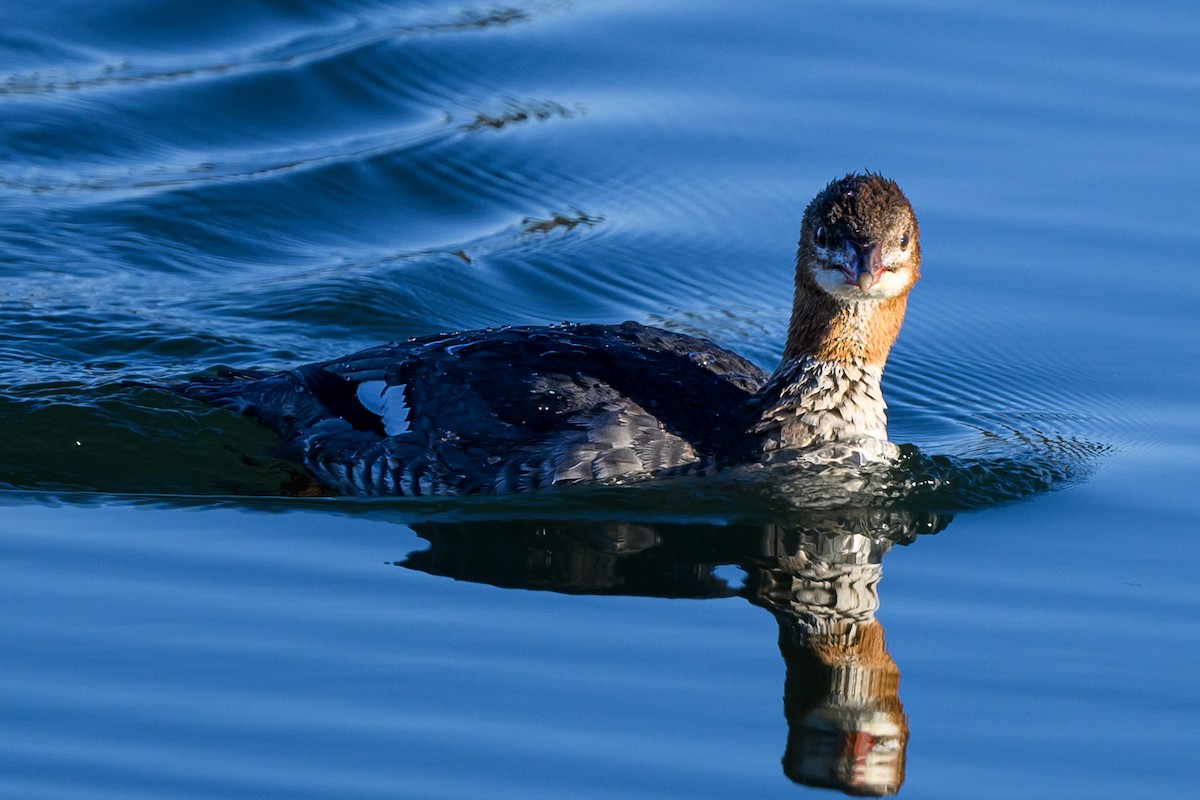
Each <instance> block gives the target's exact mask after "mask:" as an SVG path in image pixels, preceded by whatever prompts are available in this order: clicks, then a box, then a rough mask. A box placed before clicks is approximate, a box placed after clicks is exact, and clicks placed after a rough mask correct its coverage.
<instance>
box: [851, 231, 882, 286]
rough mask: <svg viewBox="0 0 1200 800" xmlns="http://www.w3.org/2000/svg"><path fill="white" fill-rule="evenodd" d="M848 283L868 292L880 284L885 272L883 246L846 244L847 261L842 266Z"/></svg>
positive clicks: (875, 243)
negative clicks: (882, 274) (880, 278)
mask: <svg viewBox="0 0 1200 800" xmlns="http://www.w3.org/2000/svg"><path fill="white" fill-rule="evenodd" d="M842 272H843V273H844V274H845V275H846V283H848V284H850V285H851V286H858V288H859V289H861V290H862V291H864V292H865V291H866V290H867V289H870V288H871V287H872V286H874V285H875V284H876V283H878V282H879V275H880V273H882V272H883V244H882V243H881V242H870V243H869V244H863V245H860V244H858V243H857V242H846V261H845V263H843V264H842Z"/></svg>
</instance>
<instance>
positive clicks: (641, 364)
mask: <svg viewBox="0 0 1200 800" xmlns="http://www.w3.org/2000/svg"><path fill="white" fill-rule="evenodd" d="M765 379H766V375H765V374H764V373H763V372H762V370H760V369H758V368H757V367H755V366H754V365H752V364H750V363H749V362H747V361H746V360H745V359H742V358H741V357H739V356H737V355H735V354H733V353H730V352H728V351H725V350H722V349H720V348H718V347H717V346H715V345H713V344H712V343H710V342H707V341H704V340H701V339H697V338H694V337H690V336H684V335H681V334H676V333H670V332H668V331H663V330H660V329H657V328H649V327H646V326H643V325H638V324H636V323H625V324H623V325H615V326H604V325H566V326H561V327H558V326H555V327H546V328H507V329H499V330H487V331H470V332H466V333H457V334H441V335H438V336H430V337H424V338H421V339H414V340H412V341H409V342H404V343H393V344H388V345H382V346H379V347H374V348H371V349H368V350H364V351H361V352H359V353H355V354H353V355H349V356H346V357H344V358H339V359H334V360H332V361H328V362H324V363H321V364H311V365H307V366H304V367H300V368H298V369H294V370H290V371H288V372H282V373H278V374H275V375H270V376H267V377H259V376H255V377H253V378H249V377H242V376H240V375H235V376H228V377H225V378H222V377H218V378H215V379H206V380H202V381H197V382H193V383H191V384H187V385H185V386H183V387H181V388H180V389H179V391H181V392H182V393H183V394H185V395H188V396H190V397H195V398H197V399H201V400H205V401H207V402H209V403H212V404H214V405H217V406H221V407H224V408H230V409H233V410H236V411H239V412H242V413H246V414H250V415H251V416H254V417H255V418H257V419H258V420H260V421H261V422H262V423H263V424H265V425H267V426H268V427H271V428H273V429H274V430H276V431H277V432H278V433H279V434H280V436H281V437H282V438H283V439H284V442H285V445H287V446H289V447H290V448H291V449H292V450H293V453H294V455H295V456H296V457H298V458H299V459H300V460H302V461H303V462H304V463H305V464H306V465H307V466H308V467H309V468H310V469H311V470H312V472H313V473H314V474H315V475H316V476H317V477H318V479H320V480H321V481H322V482H323V483H325V484H326V485H328V486H330V487H331V488H334V489H335V490H338V491H343V492H347V493H353V494H405V495H409V494H429V493H435V494H438V493H468V492H477V491H485V492H487V491H515V490H524V489H532V488H540V487H543V486H548V485H551V484H553V483H558V482H564V481H568V482H577V481H586V480H612V479H616V478H621V477H633V476H641V475H648V474H652V473H654V472H655V471H658V470H663V469H669V468H671V467H674V466H678V465H680V464H683V463H689V462H693V461H697V460H701V459H704V458H705V457H707V456H710V455H711V454H712V453H713V451H714V450H715V449H719V448H721V447H723V446H725V445H724V439H723V437H728V436H730V435H732V434H734V433H736V417H737V413H738V409H739V408H740V407H741V405H742V404H743V403H744V402H745V400H746V398H747V397H748V396H749V395H750V394H752V393H753V392H754V391H755V390H756V389H757V388H758V387H759V386H760V385H761V384H762V383H763V382H764V381H765ZM363 381H383V382H384V383H385V384H386V385H388V386H401V385H403V386H405V387H406V389H405V390H404V392H403V396H404V400H405V403H406V405H407V406H408V413H409V425H410V427H409V430H408V431H407V432H405V433H402V434H399V435H397V436H390V437H389V436H386V435H385V434H384V433H383V426H382V422H381V420H380V418H379V417H378V416H377V415H376V414H374V413H372V412H371V410H369V409H367V408H366V407H364V406H363V405H362V403H361V402H360V401H359V399H358V396H357V394H356V391H357V388H358V385H359V383H361V382H363Z"/></svg>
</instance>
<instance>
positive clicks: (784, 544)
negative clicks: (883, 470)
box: [398, 510, 948, 796]
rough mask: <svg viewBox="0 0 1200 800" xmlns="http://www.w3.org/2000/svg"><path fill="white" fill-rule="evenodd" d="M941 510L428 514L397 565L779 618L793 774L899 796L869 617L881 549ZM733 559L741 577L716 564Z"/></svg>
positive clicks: (886, 676) (894, 695) (880, 659)
mask: <svg viewBox="0 0 1200 800" xmlns="http://www.w3.org/2000/svg"><path fill="white" fill-rule="evenodd" d="M947 521H948V520H947V519H946V518H944V517H942V518H939V517H937V516H934V515H917V514H912V513H906V512H894V511H878V510H874V511H862V512H853V513H845V512H843V513H839V514H837V515H828V516H823V517H822V518H821V519H814V520H806V521H805V522H804V523H803V524H792V525H788V526H781V525H774V524H772V525H757V526H750V525H746V526H732V527H696V526H683V525H654V526H648V525H633V524H626V523H615V522H547V523H535V522H524V521H521V522H511V521H506V522H499V523H440V522H439V523H432V522H431V523H422V524H417V525H414V526H413V528H414V530H416V531H417V533H418V534H419V535H420V536H421V537H422V538H424V539H426V540H428V541H429V543H430V548H429V549H428V550H422V551H420V552H415V553H412V554H410V555H409V556H408V558H407V559H405V560H404V561H403V562H398V563H399V564H400V565H401V566H405V567H408V568H411V569H416V570H419V571H422V572H427V573H430V574H435V575H445V576H447V577H453V578H456V579H459V580H467V581H473V582H477V583H487V584H491V585H495V586H501V587H511V588H524V589H543V590H547V591H557V592H566V593H574V594H617V595H636V596H646V597H675V598H681V597H691V598H712V597H733V596H739V595H740V596H742V597H745V598H746V599H747V600H749V601H750V602H751V603H753V604H755V605H757V606H760V607H762V608H765V609H766V610H768V611H769V612H771V614H772V615H773V616H774V617H775V620H776V622H777V623H778V625H779V651H780V653H781V654H782V655H783V659H784V662H785V664H786V668H787V672H786V679H785V685H784V697H783V704H784V715H785V717H786V718H787V723H788V740H787V746H786V749H785V752H784V756H783V771H784V773H785V774H786V775H787V776H788V777H789V778H790V779H791V780H793V781H795V782H797V783H802V784H806V785H810V786H822V787H828V788H834V789H838V790H841V791H842V792H845V793H846V794H851V795H860V796H882V795H888V794H895V793H896V792H897V791H899V789H900V785H901V783H903V781H904V758H905V748H906V746H907V743H908V720H907V718H906V717H905V715H904V710H903V707H902V706H901V703H900V698H899V694H898V691H899V685H900V670H899V668H898V667H897V666H896V663H895V661H893V660H892V658H891V656H890V655H888V652H887V647H886V645H885V643H884V633H883V627H882V626H881V625H880V624H879V622H878V621H877V620H876V619H875V612H876V610H877V609H878V608H879V594H878V585H879V580H880V577H881V574H882V559H883V556H884V555H885V554H886V553H887V552H888V550H890V549H891V547H892V546H893V545H894V544H896V543H904V544H907V543H908V542H911V541H912V540H913V539H914V538H915V537H916V536H917V535H918V534H920V533H928V532H934V531H937V530H940V529H941V528H942V527H944V526H945V524H946V523H947ZM731 564H732V565H736V566H738V567H739V568H741V570H743V571H744V572H745V574H746V579H745V582H744V585H742V586H740V587H736V586H730V585H729V584H728V583H727V582H726V581H725V580H723V579H722V578H720V577H719V576H718V575H717V569H718V568H719V567H722V566H725V565H731Z"/></svg>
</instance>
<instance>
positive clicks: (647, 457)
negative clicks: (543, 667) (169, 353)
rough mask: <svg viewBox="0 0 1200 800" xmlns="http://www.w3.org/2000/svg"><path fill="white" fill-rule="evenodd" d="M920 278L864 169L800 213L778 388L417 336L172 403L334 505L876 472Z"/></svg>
mask: <svg viewBox="0 0 1200 800" xmlns="http://www.w3.org/2000/svg"><path fill="white" fill-rule="evenodd" d="M920 265H921V250H920V241H919V238H918V228H917V218H916V214H915V212H914V211H913V208H912V205H911V204H910V203H909V201H908V198H907V197H906V196H905V195H904V192H903V191H902V190H901V189H900V187H899V186H898V185H897V184H896V182H894V181H892V180H890V179H888V178H885V177H884V176H882V175H880V174H877V173H872V172H864V173H850V174H847V175H845V176H844V177H841V178H838V179H835V180H833V181H831V182H830V183H829V184H828V185H827V186H825V188H824V189H822V190H821V191H820V192H818V193H817V195H816V196H815V197H814V198H813V199H812V201H811V202H810V203H809V204H808V206H807V207H806V209H805V211H804V214H803V216H802V219H801V224H800V237H799V242H798V246H797V255H796V268H795V282H794V293H793V297H792V309H791V320H790V324H789V326H788V330H787V339H786V343H785V346H784V349H783V355H782V359H781V361H780V363H779V365H778V366H777V367H776V369H775V370H774V372H772V373H767V372H765V371H764V370H763V369H761V368H760V367H758V366H756V365H755V364H753V363H751V362H750V361H748V360H747V359H745V358H743V357H742V356H739V355H737V354H736V353H733V352H731V351H729V350H726V349H724V348H722V347H720V346H718V345H717V344H714V343H713V342H711V341H708V340H707V339H703V338H699V337H696V336H690V335H685V334H683V333H678V332H674V331H669V330H664V329H661V328H656V327H651V326H647V325H643V324H640V323H637V322H625V323H621V324H569V323H564V324H562V325H543V326H518V327H501V328H489V329H485V330H473V331H460V332H453V333H440V334H435V335H428V336H420V337H414V338H410V339H408V340H407V341H405V342H390V343H387V344H384V345H380V346H377V347H372V348H369V349H366V350H362V351H360V352H357V353H353V354H350V355H347V356H344V357H341V358H335V359H331V360H327V361H323V362H319V363H312V364H307V365H303V366H299V367H296V368H294V369H288V370H285V371H281V372H274V373H271V372H264V371H259V370H241V371H226V372H221V373H218V374H216V375H212V376H208V377H202V378H198V379H194V380H188V381H183V382H181V383H178V384H175V385H173V386H172V387H170V388H171V389H172V390H173V391H175V392H177V393H179V394H181V395H183V396H185V397H188V398H192V399H195V400H197V401H202V402H205V403H208V404H210V405H212V406H216V407H219V408H223V409H229V410H231V411H234V412H237V413H241V414H246V415H249V416H250V417H253V418H254V419H256V420H258V422H259V423H261V424H262V425H265V426H266V427H268V428H270V429H272V430H274V431H275V432H276V433H277V434H278V435H279V437H280V439H281V453H280V454H281V455H282V456H283V457H285V458H288V459H291V460H293V461H295V462H298V463H299V464H301V465H303V467H304V468H305V469H306V470H307V472H308V473H309V474H310V475H311V476H312V478H314V479H315V480H316V481H317V482H318V483H319V484H321V486H323V487H324V488H325V489H326V490H328V491H330V492H333V493H336V494H347V495H360V496H429V495H467V494H481V493H482V494H497V493H507V492H523V491H530V490H540V489H548V488H550V487H558V486H563V485H573V484H587V483H628V482H634V481H644V480H649V479H656V478H665V477H668V476H674V475H681V474H697V475H707V474H713V473H719V472H721V471H724V470H729V469H735V468H737V467H739V466H746V465H762V464H767V463H770V462H773V461H777V460H795V459H802V460H805V461H806V462H810V463H814V464H822V463H839V464H850V465H861V464H868V463H873V462H877V461H881V460H887V459H890V458H895V456H896V454H897V452H898V450H897V448H896V446H895V445H893V444H892V443H890V442H889V441H888V439H887V415H886V409H887V405H886V403H885V402H884V399H883V394H882V391H881V379H882V374H883V368H884V364H885V362H886V360H887V356H888V353H889V351H890V350H891V348H892V345H893V343H894V342H895V340H896V337H897V335H898V333H899V331H900V327H901V324H902V322H903V320H904V313H905V307H906V304H907V299H908V294H909V291H910V290H911V289H912V288H913V285H914V284H915V283H916V281H917V279H918V278H919V277H920Z"/></svg>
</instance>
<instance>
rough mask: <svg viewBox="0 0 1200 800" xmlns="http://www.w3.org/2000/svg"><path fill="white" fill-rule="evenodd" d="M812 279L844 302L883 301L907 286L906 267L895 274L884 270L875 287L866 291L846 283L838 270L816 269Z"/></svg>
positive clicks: (844, 274) (856, 285)
mask: <svg viewBox="0 0 1200 800" xmlns="http://www.w3.org/2000/svg"><path fill="white" fill-rule="evenodd" d="M813 277H814V278H816V281H817V285H818V286H820V287H821V288H822V289H823V290H824V291H825V292H826V293H827V294H830V295H833V296H834V297H837V298H841V299H844V300H883V299H885V298H888V297H895V296H896V295H898V294H901V293H903V292H904V289H905V287H907V286H908V268H907V267H901V268H900V269H898V270H896V271H895V272H891V271H889V270H884V271H883V272H882V273H880V275H879V280H878V281H876V282H875V285H874V286H872V287H871V288H870V289H866V290H864V289H860V288H858V284H856V283H847V282H846V273H844V272H842V271H841V270H840V269H822V268H818V269H815V270H813Z"/></svg>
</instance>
